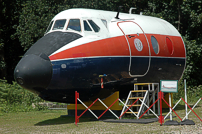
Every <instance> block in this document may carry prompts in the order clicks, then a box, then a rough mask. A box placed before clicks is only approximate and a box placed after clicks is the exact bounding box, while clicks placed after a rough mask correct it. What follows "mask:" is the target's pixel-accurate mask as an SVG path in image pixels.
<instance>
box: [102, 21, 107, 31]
mask: <svg viewBox="0 0 202 134" xmlns="http://www.w3.org/2000/svg"><path fill="white" fill-rule="evenodd" d="M101 21H102V23H103V24H104V25H105V26H106V28H107V29H108V27H107V20H105V19H101Z"/></svg>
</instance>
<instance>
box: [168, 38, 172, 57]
mask: <svg viewBox="0 0 202 134" xmlns="http://www.w3.org/2000/svg"><path fill="white" fill-rule="evenodd" d="M166 44H167V47H168V51H169V53H170V54H171V55H172V54H173V43H172V41H171V40H170V38H168V37H166Z"/></svg>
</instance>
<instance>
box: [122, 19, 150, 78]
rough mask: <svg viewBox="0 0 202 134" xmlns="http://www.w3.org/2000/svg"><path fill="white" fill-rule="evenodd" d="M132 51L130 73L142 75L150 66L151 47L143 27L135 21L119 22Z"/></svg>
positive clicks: (132, 75)
mask: <svg viewBox="0 0 202 134" xmlns="http://www.w3.org/2000/svg"><path fill="white" fill-rule="evenodd" d="M118 26H119V28H120V29H121V31H122V32H123V34H124V35H125V38H126V41H127V43H128V47H129V51H130V63H129V75H130V76H131V77H142V76H144V75H146V74H147V72H148V71H149V67H150V47H149V42H148V40H147V37H146V35H145V34H144V31H143V30H142V28H141V27H140V26H139V25H138V24H136V23H135V22H118Z"/></svg>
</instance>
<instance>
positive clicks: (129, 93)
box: [120, 91, 131, 116]
mask: <svg viewBox="0 0 202 134" xmlns="http://www.w3.org/2000/svg"><path fill="white" fill-rule="evenodd" d="M130 95H131V91H130V92H129V94H128V97H127V100H126V102H125V104H128V100H129V98H130ZM125 104H124V107H123V109H122V111H121V115H122V114H123V113H124V111H125V108H126V107H127V106H126V105H125ZM121 115H120V116H121Z"/></svg>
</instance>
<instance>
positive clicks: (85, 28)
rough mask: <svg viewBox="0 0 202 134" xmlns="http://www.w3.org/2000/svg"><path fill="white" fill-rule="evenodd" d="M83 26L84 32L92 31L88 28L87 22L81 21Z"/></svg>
mask: <svg viewBox="0 0 202 134" xmlns="http://www.w3.org/2000/svg"><path fill="white" fill-rule="evenodd" d="M83 24H84V30H85V31H92V29H91V28H90V26H89V25H88V23H87V21H85V20H84V21H83Z"/></svg>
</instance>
